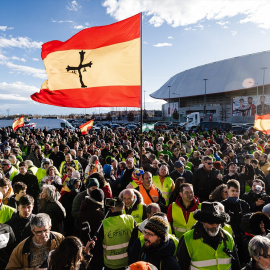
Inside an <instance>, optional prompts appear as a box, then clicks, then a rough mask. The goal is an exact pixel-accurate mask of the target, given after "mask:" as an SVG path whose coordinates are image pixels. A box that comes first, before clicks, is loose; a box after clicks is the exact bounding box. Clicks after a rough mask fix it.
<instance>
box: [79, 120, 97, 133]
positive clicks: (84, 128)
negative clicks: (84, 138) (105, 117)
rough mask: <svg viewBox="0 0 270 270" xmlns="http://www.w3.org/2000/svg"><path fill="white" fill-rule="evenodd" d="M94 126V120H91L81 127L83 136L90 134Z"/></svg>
mask: <svg viewBox="0 0 270 270" xmlns="http://www.w3.org/2000/svg"><path fill="white" fill-rule="evenodd" d="M93 125H94V119H91V120H90V121H88V122H86V123H84V124H82V125H81V126H79V128H80V129H81V132H82V135H86V134H87V133H88V130H89V129H91V128H92V127H93Z"/></svg>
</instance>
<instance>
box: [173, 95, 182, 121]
mask: <svg viewBox="0 0 270 270" xmlns="http://www.w3.org/2000/svg"><path fill="white" fill-rule="evenodd" d="M173 94H174V95H178V94H177V93H173ZM178 114H179V123H180V95H179V106H178Z"/></svg>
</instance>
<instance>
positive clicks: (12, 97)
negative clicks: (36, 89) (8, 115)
mask: <svg viewBox="0 0 270 270" xmlns="http://www.w3.org/2000/svg"><path fill="white" fill-rule="evenodd" d="M0 99H1V100H15V101H30V100H31V98H30V97H29V98H27V97H22V96H20V95H18V94H0Z"/></svg>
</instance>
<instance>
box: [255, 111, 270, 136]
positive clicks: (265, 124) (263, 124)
mask: <svg viewBox="0 0 270 270" xmlns="http://www.w3.org/2000/svg"><path fill="white" fill-rule="evenodd" d="M254 128H255V129H257V130H259V131H261V132H263V133H264V134H267V135H270V114H263V115H257V114H256V115H255V121H254Z"/></svg>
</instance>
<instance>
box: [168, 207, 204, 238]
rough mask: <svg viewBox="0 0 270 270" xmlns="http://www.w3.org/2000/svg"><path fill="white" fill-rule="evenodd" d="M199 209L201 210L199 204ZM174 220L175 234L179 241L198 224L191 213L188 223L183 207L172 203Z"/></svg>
mask: <svg viewBox="0 0 270 270" xmlns="http://www.w3.org/2000/svg"><path fill="white" fill-rule="evenodd" d="M198 209H201V204H200V203H199V204H198ZM172 218H173V228H174V233H175V235H176V237H177V238H178V239H180V238H181V237H182V236H183V234H184V233H186V232H188V231H189V230H191V228H192V227H193V225H194V224H195V223H196V222H197V220H196V219H194V217H193V212H191V213H189V217H188V222H186V220H185V217H184V213H183V210H182V208H181V207H179V205H178V204H177V203H175V202H174V203H172Z"/></svg>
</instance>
